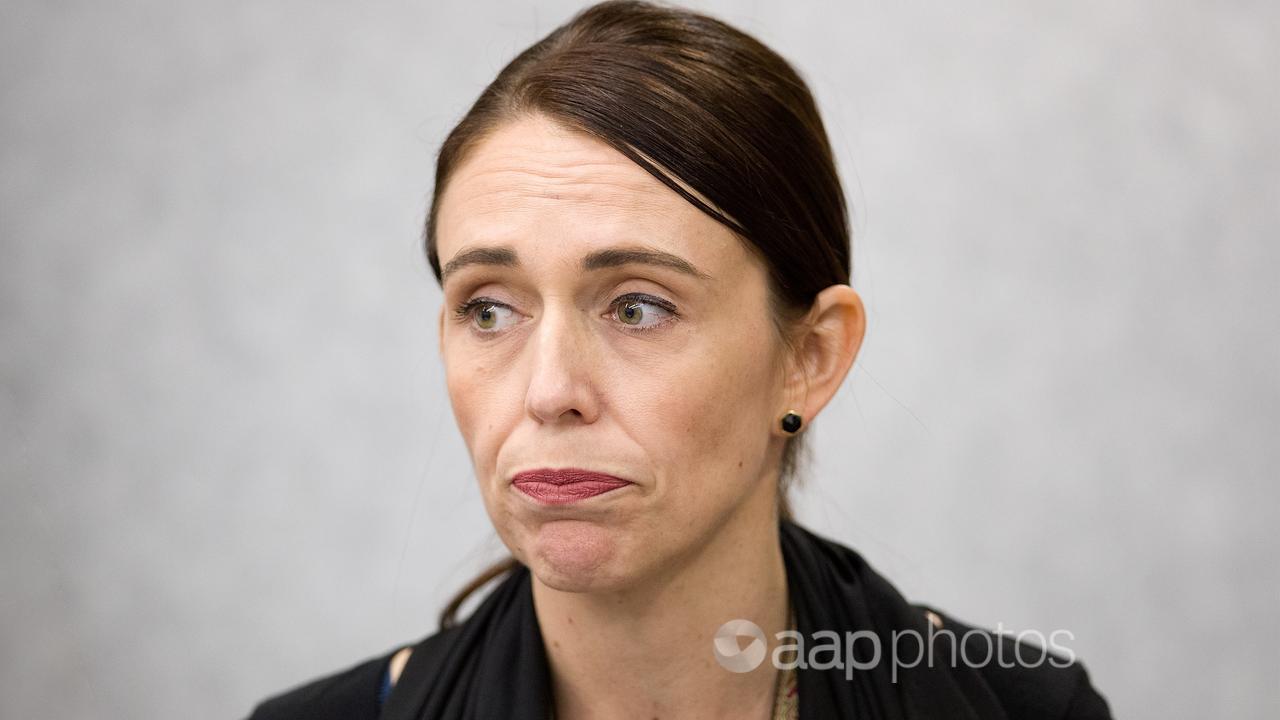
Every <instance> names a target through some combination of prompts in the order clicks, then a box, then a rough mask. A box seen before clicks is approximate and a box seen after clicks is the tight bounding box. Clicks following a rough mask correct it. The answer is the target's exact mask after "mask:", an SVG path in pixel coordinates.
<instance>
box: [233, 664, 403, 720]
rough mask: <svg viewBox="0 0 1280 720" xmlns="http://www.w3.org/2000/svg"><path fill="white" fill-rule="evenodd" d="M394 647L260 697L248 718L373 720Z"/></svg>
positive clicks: (376, 712) (378, 709)
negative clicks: (277, 692) (279, 691)
mask: <svg viewBox="0 0 1280 720" xmlns="http://www.w3.org/2000/svg"><path fill="white" fill-rule="evenodd" d="M399 650H400V648H396V649H395V650H392V651H390V652H387V653H384V654H382V655H379V656H377V657H373V658H369V659H368V660H365V661H363V662H360V663H357V664H355V665H352V666H351V667H348V668H346V669H345V670H341V671H339V672H335V673H332V674H330V675H325V676H323V677H320V678H316V679H313V680H310V681H308V682H305V683H303V684H301V685H298V686H295V687H293V688H291V689H289V690H286V691H284V692H282V693H280V694H278V695H274V696H272V697H269V698H267V699H266V700H263V701H262V702H261V703H259V704H258V706H257V707H255V708H254V709H253V712H252V714H250V715H249V720H302V719H303V718H306V719H307V720H329V719H330V718H332V719H333V720H338V719H339V718H341V719H342V720H375V719H376V718H377V717H378V714H379V712H380V711H381V708H380V701H379V696H380V693H381V691H382V680H383V675H384V673H385V672H386V669H387V666H388V664H389V663H390V662H391V657H392V656H393V655H394V654H395V653H396V652H398V651H399Z"/></svg>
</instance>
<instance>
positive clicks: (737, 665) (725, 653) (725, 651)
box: [711, 620, 768, 673]
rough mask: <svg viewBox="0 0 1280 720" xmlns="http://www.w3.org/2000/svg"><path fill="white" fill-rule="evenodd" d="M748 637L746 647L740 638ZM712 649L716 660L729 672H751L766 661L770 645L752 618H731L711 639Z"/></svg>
mask: <svg viewBox="0 0 1280 720" xmlns="http://www.w3.org/2000/svg"><path fill="white" fill-rule="evenodd" d="M743 637H745V638H748V639H749V641H748V642H747V645H746V647H742V645H741V644H740V643H739V641H738V638H743ZM711 649H712V650H714V651H715V654H716V662H718V663H720V667H722V668H724V669H725V670H728V671H729V672H735V673H744V672H751V671H752V670H755V669H756V668H757V667H759V666H760V663H761V662H763V661H764V656H765V653H766V652H767V651H768V647H767V646H766V644H765V641H764V631H763V630H761V629H760V626H759V625H756V624H755V623H753V622H751V621H750V620H730V621H729V622H727V623H725V624H723V625H721V626H720V629H719V630H717V631H716V636H715V638H714V639H713V640H712V641H711Z"/></svg>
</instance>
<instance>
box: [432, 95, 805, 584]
mask: <svg viewBox="0 0 1280 720" xmlns="http://www.w3.org/2000/svg"><path fill="white" fill-rule="evenodd" d="M437 212H438V217H437V250H438V253H439V258H440V264H441V267H442V268H443V275H444V277H443V287H444V295H445V304H444V308H443V310H442V311H441V319H440V344H441V352H442V356H443V360H444V365H445V371H446V377H447V384H448V390H449V398H450V401H451V403H452V405H453V411H454V415H455V417H456V419H457V422H458V427H459V429H460V431H461V433H462V436H463V438H464V440H465V442H466V444H467V448H468V450H469V451H470V453H471V457H472V462H473V464H474V466H475V472H476V477H477V479H478V481H479V483H480V490H481V493H482V494H483V497H484V503H485V508H486V510H487V512H488V514H489V517H490V519H491V520H492V521H493V524H494V527H495V528H496V529H497V531H498V534H499V535H500V536H501V537H502V540H503V542H504V543H505V544H506V545H507V547H508V548H509V549H510V550H511V552H512V554H513V555H515V556H516V558H517V559H519V560H520V561H522V562H524V563H525V564H526V565H528V566H529V567H530V568H531V570H532V571H533V572H534V573H535V575H537V577H538V578H539V579H540V580H541V581H542V582H544V583H546V584H547V585H550V586H552V587H556V588H558V589H562V590H578V591H580V590H592V589H620V588H623V587H626V586H627V585H629V584H631V583H635V582H642V581H643V580H644V579H645V578H646V577H647V576H652V575H653V574H654V573H659V572H667V571H669V570H670V569H671V568H672V567H676V566H678V564H679V563H680V562H681V561H682V560H688V559H690V558H692V557H694V556H695V555H696V553H697V551H698V550H699V548H701V547H703V546H704V545H705V544H706V542H707V541H708V540H709V539H710V538H711V537H712V536H713V535H714V534H715V533H716V532H717V530H718V529H719V528H722V527H724V526H725V523H727V522H730V521H733V520H735V519H741V518H742V517H745V516H746V514H747V513H751V517H760V518H769V519H772V517H773V515H772V513H774V512H775V510H774V508H773V504H772V503H773V496H774V493H775V486H776V482H777V480H776V467H777V463H778V460H779V457H780V453H781V449H782V442H783V438H782V437H781V436H780V435H779V434H778V433H777V432H773V431H771V429H772V428H774V427H775V426H776V423H777V419H778V417H780V416H781V414H782V413H784V412H785V411H786V410H787V408H788V406H787V404H786V403H787V398H786V397H784V396H783V384H782V377H783V370H782V368H783V365H782V362H783V354H782V347H783V346H782V345H781V343H780V342H779V340H778V339H777V337H776V335H775V331H774V329H773V326H772V325H771V321H770V317H769V310H768V293H767V280H766V271H765V267H764V265H763V264H762V263H761V261H760V260H759V259H758V258H756V257H755V256H754V255H752V254H751V253H750V252H749V251H748V250H747V249H746V248H745V247H744V245H743V243H742V242H741V241H739V240H738V239H737V238H735V237H734V236H733V234H732V233H731V232H730V231H729V230H728V229H726V228H725V227H724V226H723V225H721V224H720V223H718V222H716V221H715V220H713V219H712V218H710V217H709V216H707V215H705V214H704V213H703V212H701V211H700V210H698V209H697V208H696V207H694V206H693V205H692V204H690V203H688V202H687V201H685V200H684V199H683V198H682V197H680V196H679V195H678V194H677V193H675V192H674V191H672V190H671V189H670V188H668V187H667V186H666V185H664V184H662V183H661V182H659V181H658V180H657V179H655V178H654V177H652V176H651V175H649V174H648V173H647V172H646V171H645V170H643V169H642V168H640V167H639V166H638V165H636V164H634V163H633V162H631V161H630V160H628V159H627V158H626V157H625V156H623V155H622V154H621V153H619V152H617V151H615V150H614V149H612V148H611V147H609V146H608V145H606V144H604V143H602V142H600V141H598V140H595V139H594V138H591V137H589V136H587V135H584V134H581V133H578V132H575V131H573V130H569V129H566V128H564V127H562V126H560V125H557V124H555V123H554V122H553V121H551V120H549V119H546V118H545V117H543V116H534V117H529V118H525V119H521V120H518V121H512V122H510V123H508V124H506V125H504V126H502V127H500V128H498V129H497V130H495V131H494V132H493V133H491V134H490V135H489V136H488V137H487V139H486V140H485V141H483V142H482V144H480V145H478V146H477V147H475V148H473V149H472V151H471V153H470V154H469V155H468V157H467V158H466V160H465V161H464V162H463V163H462V164H461V165H460V166H459V167H458V168H456V170H455V172H454V174H453V176H452V177H451V178H450V180H449V184H448V186H447V188H446V191H445V193H444V195H443V197H442V198H441V199H440V205H439V207H438V210H437ZM545 468H549V469H566V468H576V469H582V470H588V471H594V472H599V473H605V474H608V475H612V476H615V477H617V478H621V479H624V480H627V481H629V484H626V485H623V486H621V487H618V488H617V489H614V490H611V491H609V492H605V493H603V494H599V495H595V496H592V497H587V498H585V499H581V500H577V501H574V502H570V503H567V504H565V503H562V504H547V503H545V502H541V501H539V500H538V499H536V498H535V497H534V496H531V495H530V494H529V493H528V492H526V491H525V490H522V489H520V486H519V485H517V484H513V477H514V476H516V474H517V473H521V472H522V471H530V470H536V469H545ZM526 487H528V486H526ZM747 508H752V509H750V510H748V509H747Z"/></svg>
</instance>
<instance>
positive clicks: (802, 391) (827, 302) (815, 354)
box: [775, 284, 867, 435]
mask: <svg viewBox="0 0 1280 720" xmlns="http://www.w3.org/2000/svg"><path fill="white" fill-rule="evenodd" d="M866 330H867V315H866V311H865V310H864V309H863V307H862V298H861V297H859V296H858V293H857V292H855V291H854V289H853V288H851V287H849V286H848V285H843V284H841V285H832V286H830V287H828V288H826V289H825V290H823V291H822V292H820V293H818V295H817V297H815V298H814V300H813V305H812V306H811V307H810V309H809V312H808V314H806V315H805V318H804V320H803V323H802V327H801V328H800V329H799V330H798V331H797V339H796V343H795V351H794V354H793V356H792V358H791V362H790V364H789V366H788V367H789V368H790V369H789V371H788V373H787V380H786V387H785V396H784V397H785V398H786V399H787V400H789V401H790V403H791V404H789V405H787V406H786V407H781V408H778V417H781V416H782V413H785V412H786V411H787V410H795V411H796V412H799V413H800V415H801V417H802V418H803V420H804V424H805V425H806V426H807V425H808V424H809V423H811V422H812V421H813V419H814V418H815V417H817V416H818V413H819V412H821V411H822V409H823V408H824V407H826V405H827V403H828V402H830V401H831V398H833V397H835V394H836V391H838V390H839V389H840V386H841V385H842V384H843V383H844V379H845V377H846V376H847V375H848V374H849V369H850V368H851V367H853V361H854V358H856V357H857V355H858V350H859V349H860V348H861V347H862V338H863V336H864V335H865V334H866ZM775 432H777V433H779V434H784V435H785V433H784V432H783V431H782V429H781V428H780V427H775Z"/></svg>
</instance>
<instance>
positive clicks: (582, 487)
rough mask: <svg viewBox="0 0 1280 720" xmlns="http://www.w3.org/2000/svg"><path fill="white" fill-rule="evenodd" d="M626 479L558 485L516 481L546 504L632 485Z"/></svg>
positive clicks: (520, 487)
mask: <svg viewBox="0 0 1280 720" xmlns="http://www.w3.org/2000/svg"><path fill="white" fill-rule="evenodd" d="M630 484H631V483H629V482H626V481H625V480H581V481H579V482H571V483H565V484H564V485H557V484H555V483H549V482H543V481H538V480H526V481H521V482H516V483H515V486H516V487H517V488H519V490H520V492H522V493H524V494H525V495H528V496H529V497H531V498H533V499H534V500H537V501H538V502H540V503H542V504H544V505H568V504H569V503H574V502H577V501H579V500H586V499H587V498H591V497H595V496H597V495H603V494H605V493H607V492H609V491H610V490H617V489H618V488H620V487H623V486H626V485H630Z"/></svg>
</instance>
